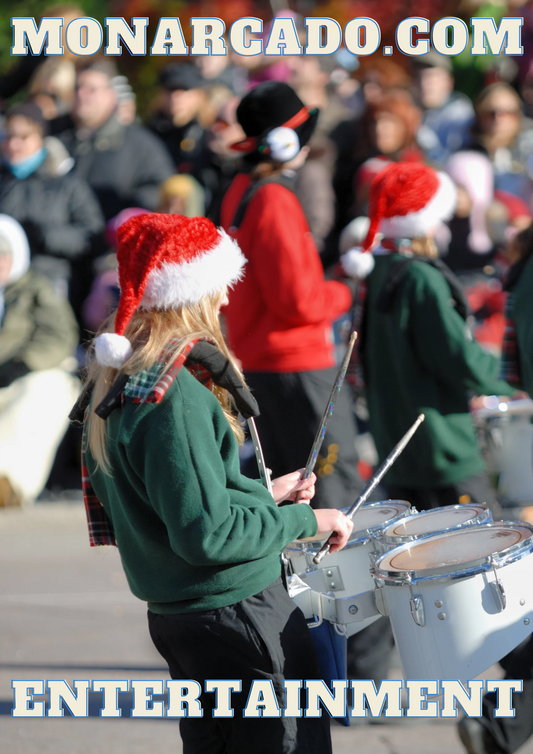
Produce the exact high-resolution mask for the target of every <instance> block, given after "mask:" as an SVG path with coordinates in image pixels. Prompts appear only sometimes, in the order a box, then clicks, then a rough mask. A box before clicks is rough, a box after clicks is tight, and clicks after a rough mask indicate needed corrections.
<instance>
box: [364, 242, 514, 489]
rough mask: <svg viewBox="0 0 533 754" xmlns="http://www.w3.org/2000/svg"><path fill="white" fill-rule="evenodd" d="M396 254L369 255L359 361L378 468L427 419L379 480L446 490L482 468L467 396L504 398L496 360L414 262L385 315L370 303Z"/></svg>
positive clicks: (442, 285) (442, 287)
mask: <svg viewBox="0 0 533 754" xmlns="http://www.w3.org/2000/svg"><path fill="white" fill-rule="evenodd" d="M402 258H403V257H402V256H400V255H399V254H390V255H388V254H387V255H376V257H375V261H376V264H375V268H374V270H373V271H372V273H371V274H370V276H369V277H368V279H367V299H366V307H365V325H364V333H363V344H362V353H361V355H362V359H363V367H364V376H365V383H366V390H367V400H368V408H369V413H370V430H371V432H372V435H373V437H374V440H375V443H376V447H377V451H378V455H379V459H380V461H383V460H384V459H385V458H386V456H387V455H388V454H389V453H390V451H391V450H392V449H393V447H394V446H395V445H396V443H397V442H398V441H399V439H400V438H401V437H402V435H403V434H404V433H405V432H406V431H407V429H408V428H409V427H410V426H411V424H412V423H413V422H414V420H415V419H416V417H417V416H418V414H420V413H422V412H423V413H424V414H425V416H426V419H425V421H424V423H423V424H422V425H421V427H420V428H419V429H418V431H417V433H416V434H415V435H414V437H413V439H412V440H411V441H410V443H409V445H408V446H407V447H406V449H405V450H404V452H403V453H402V455H401V456H400V457H399V458H398V460H397V461H396V463H395V464H394V466H393V467H392V468H391V470H390V471H389V472H388V474H387V476H386V478H385V481H388V482H390V483H394V484H398V485H402V486H408V487H413V488H422V487H445V486H448V485H450V484H455V483H456V482H459V481H461V480H463V479H467V478H469V477H470V476H473V475H475V474H477V473H479V472H480V471H482V470H483V468H484V463H483V459H482V457H481V454H480V452H479V449H478V445H477V441H476V436H475V431H474V428H473V425H472V420H471V418H470V414H469V408H468V401H469V398H470V397H471V396H472V395H473V394H503V395H509V394H510V393H511V392H514V390H513V389H512V388H511V387H510V386H509V385H507V383H506V382H502V381H501V380H499V379H498V373H499V366H500V363H499V359H497V358H495V357H494V356H492V355H490V354H488V353H486V352H485V351H483V350H482V348H481V347H480V346H479V345H478V343H476V342H475V341H474V340H472V338H471V337H470V335H469V333H468V332H467V329H466V326H465V321H464V319H463V318H462V317H461V316H460V315H459V314H458V313H457V311H456V310H455V306H454V303H453V300H452V296H451V290H450V287H449V285H448V283H447V282H446V279H445V278H444V276H443V275H442V274H441V273H440V272H439V271H438V270H437V269H435V268H434V267H432V266H431V265H429V264H427V263H425V262H422V261H413V262H412V263H411V264H409V266H408V267H407V269H406V272H405V274H404V277H403V279H402V281H401V283H399V285H398V288H397V289H396V292H395V294H394V298H393V300H392V306H391V307H390V309H389V311H387V312H383V311H379V310H378V308H377V301H378V297H379V294H380V291H381V289H382V287H383V285H384V283H385V281H386V279H387V277H388V273H389V270H390V267H391V265H393V264H394V263H395V262H397V261H399V260H400V259H402Z"/></svg>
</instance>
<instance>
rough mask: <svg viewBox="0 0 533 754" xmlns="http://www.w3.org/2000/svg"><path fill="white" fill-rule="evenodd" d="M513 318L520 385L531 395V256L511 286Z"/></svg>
mask: <svg viewBox="0 0 533 754" xmlns="http://www.w3.org/2000/svg"><path fill="white" fill-rule="evenodd" d="M513 319H514V322H515V329H516V342H517V347H518V359H519V363H520V379H521V383H522V387H523V388H524V390H526V391H527V392H528V393H529V395H530V396H532V397H533V256H532V257H531V258H530V259H529V261H528V262H527V264H526V266H525V267H524V269H523V271H522V273H521V275H520V278H519V279H518V282H517V283H516V285H515V286H514V287H513Z"/></svg>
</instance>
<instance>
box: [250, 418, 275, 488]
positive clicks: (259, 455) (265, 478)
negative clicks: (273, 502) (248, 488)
mask: <svg viewBox="0 0 533 754" xmlns="http://www.w3.org/2000/svg"><path fill="white" fill-rule="evenodd" d="M247 422H248V431H249V432H250V439H251V440H252V443H253V446H254V452H255V460H256V461H257V467H258V469H259V474H260V476H261V481H262V482H263V484H264V485H265V487H266V488H267V490H268V491H269V492H270V494H271V495H272V480H271V478H270V474H269V473H268V470H267V468H266V466H265V459H264V457H263V449H262V447H261V443H260V442H259V435H258V434H257V427H256V426H255V421H254V418H253V416H250V417H249V418H248V419H247Z"/></svg>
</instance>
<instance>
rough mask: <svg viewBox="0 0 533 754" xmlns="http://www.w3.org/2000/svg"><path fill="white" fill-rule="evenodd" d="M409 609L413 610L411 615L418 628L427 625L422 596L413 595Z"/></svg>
mask: <svg viewBox="0 0 533 754" xmlns="http://www.w3.org/2000/svg"><path fill="white" fill-rule="evenodd" d="M409 607H410V608H411V615H412V616H413V620H414V622H415V623H416V625H417V626H425V625H426V614H425V612H424V601H423V600H422V597H421V595H419V594H413V596H412V597H411V599H410V600H409Z"/></svg>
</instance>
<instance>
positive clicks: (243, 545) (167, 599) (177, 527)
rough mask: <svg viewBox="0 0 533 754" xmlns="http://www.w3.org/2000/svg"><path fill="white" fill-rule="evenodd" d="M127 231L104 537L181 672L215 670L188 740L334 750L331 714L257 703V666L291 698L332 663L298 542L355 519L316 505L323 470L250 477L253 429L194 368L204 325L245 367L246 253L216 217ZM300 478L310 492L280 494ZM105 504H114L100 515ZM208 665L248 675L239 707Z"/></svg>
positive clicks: (93, 491) (109, 360)
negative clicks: (222, 704) (291, 553)
mask: <svg viewBox="0 0 533 754" xmlns="http://www.w3.org/2000/svg"><path fill="white" fill-rule="evenodd" d="M118 239H119V245H118V263H119V278H120V287H121V297H120V301H119V305H118V310H117V312H116V316H115V318H114V332H108V333H104V334H102V335H100V336H99V337H98V338H96V341H95V348H94V350H95V357H96V358H95V359H94V360H93V363H92V365H91V366H90V370H89V377H88V381H89V383H90V384H94V390H93V395H92V401H91V404H90V407H89V409H88V411H87V422H86V442H85V446H86V464H84V469H85V474H84V477H85V479H84V487H85V497H86V503H87V507H88V511H89V515H90V519H91V520H90V529H91V532H92V535H93V544H100V543H103V542H108V543H109V542H113V541H115V542H116V544H117V545H118V548H119V550H120V554H121V558H122V562H123V565H124V570H125V572H126V576H127V578H128V582H129V585H130V587H131V590H132V592H133V593H134V594H135V595H136V596H137V597H139V598H140V599H142V600H145V601H146V602H147V603H148V622H149V627H150V633H151V636H152V639H153V641H154V643H155V645H156V647H157V649H158V650H159V652H160V653H161V654H162V655H163V657H164V658H165V660H166V661H167V663H168V665H169V669H170V674H171V676H172V678H175V679H194V680H196V681H197V682H198V683H200V684H201V687H202V694H201V696H200V702H201V704H202V708H203V717H202V718H184V719H182V720H181V735H182V738H183V746H184V748H183V750H184V752H185V754H191V753H194V754H197V753H198V754H200V753H204V752H206V753H207V752H209V754H217V753H218V752H220V754H222V753H223V752H229V751H231V752H234V753H235V754H240V753H241V752H242V753H243V754H244V752H246V754H248V752H250V751H253V752H254V754H261V753H262V752H265V754H266V752H268V754H273V753H275V752H280V754H281V752H304V751H305V752H306V753H312V752H321V753H322V752H328V751H331V744H330V740H329V730H328V720H327V719H326V718H327V715H323V717H322V718H319V719H316V720H312V719H306V718H304V717H302V718H301V719H295V718H285V717H283V715H281V714H280V717H279V718H264V719H262V718H260V719H257V718H256V719H254V718H247V719H245V718H244V717H243V710H244V708H245V706H246V701H247V698H248V692H249V688H250V685H251V681H252V680H254V679H267V680H270V681H271V682H272V684H273V688H274V690H275V693H276V696H277V699H278V704H279V706H280V708H282V707H283V706H284V689H283V679H284V678H295V679H305V678H316V677H319V671H318V668H317V665H316V658H315V657H314V654H313V649H312V645H311V642H310V637H309V633H308V631H307V627H306V623H305V620H304V618H303V616H302V614H301V612H300V611H299V610H298V609H297V608H295V607H294V606H293V604H292V602H291V600H290V599H289V597H288V594H287V592H286V591H285V589H284V586H283V584H282V580H281V565H280V553H281V551H282V549H283V548H284V547H285V546H286V545H287V544H288V543H289V542H290V541H291V540H293V539H295V538H299V537H307V536H312V535H315V534H317V533H320V534H325V533H326V532H329V531H331V530H334V531H336V532H338V535H337V536H336V537H335V538H334V540H333V542H334V545H333V548H332V549H333V550H338V549H341V548H342V547H344V545H345V544H346V541H347V539H348V536H349V534H350V531H351V528H352V524H351V521H349V520H348V519H347V518H346V516H344V515H343V514H342V513H341V512H339V511H337V510H334V509H323V510H315V511H313V510H312V509H311V508H310V506H309V505H306V504H305V503H306V502H307V503H308V502H309V499H310V498H311V497H312V496H313V494H314V481H315V480H314V477H311V478H310V479H309V480H306V481H303V480H302V479H301V474H300V472H294V473H292V474H287V475H286V476H284V477H281V478H279V479H276V480H274V482H273V497H272V495H270V493H269V492H267V490H266V489H265V488H264V487H263V486H262V485H261V484H260V483H258V482H256V481H253V480H250V479H248V478H246V477H244V476H242V475H241V474H240V471H239V457H238V444H239V442H241V441H242V436H243V433H242V429H241V427H240V425H239V423H238V421H237V418H236V417H235V416H234V414H233V413H232V410H231V403H230V396H229V395H228V393H227V392H226V390H225V389H222V388H220V387H218V386H217V385H215V384H214V382H213V380H212V379H210V375H208V374H203V373H202V371H201V370H200V371H197V372H195V373H193V372H192V371H189V364H188V363H186V359H187V355H188V354H189V352H190V350H191V348H192V346H193V345H194V344H195V343H196V342H197V341H198V340H199V339H200V340H203V339H206V340H209V341H211V342H212V343H214V344H216V346H217V347H218V349H219V350H220V351H221V352H222V353H223V354H225V356H226V357H227V359H228V362H229V366H228V369H231V359H230V355H229V353H228V350H227V347H226V345H225V343H224V340H223V337H222V334H221V330H220V325H219V321H218V311H219V308H220V306H221V305H222V304H223V303H224V301H225V297H226V290H227V288H228V286H231V285H232V284H233V283H235V282H236V281H237V280H238V279H239V278H240V277H241V275H242V274H243V265H244V258H243V256H242V254H241V252H240V249H239V247H238V246H237V245H236V244H235V242H233V241H232V240H231V239H230V238H229V237H228V236H227V235H226V234H225V233H224V232H223V231H221V230H217V229H216V228H215V226H214V225H213V224H212V223H211V222H210V221H209V220H207V219H205V218H185V217H181V216H177V215H159V214H150V215H148V214H147V215H141V216H137V217H134V218H131V219H130V220H128V221H127V222H126V223H124V225H122V226H121V227H120V229H119V231H118ZM183 365H184V366H183ZM182 366H183V368H181V367H182ZM117 375H119V377H120V376H121V375H126V376H127V378H126V377H122V385H123V390H122V394H121V396H120V400H119V401H118V407H117V408H116V409H115V410H112V411H111V412H110V413H109V416H108V418H107V420H105V421H104V420H103V419H101V418H100V417H99V416H98V415H97V414H96V413H95V409H96V408H97V407H98V406H99V405H100V404H101V401H102V399H103V398H104V396H105V395H106V394H107V393H108V391H109V387H110V385H111V384H112V383H113V384H114V385H115V386H116V385H117V380H116V378H117ZM124 383H125V384H124ZM202 383H204V384H202ZM297 491H301V499H303V501H304V504H292V505H285V506H283V507H281V508H278V507H277V503H279V502H280V501H282V500H287V499H293V498H294V496H295V494H296V492H297ZM98 501H99V502H100V503H101V506H102V507H103V510H102V507H100V506H99V505H98ZM95 511H96V512H97V513H100V514H103V516H101V519H102V520H101V521H100V523H99V524H98V525H94V523H92V513H94V512H95ZM102 527H104V528H106V527H107V528H106V531H107V535H106V536H104V537H102V536H101V533H102ZM206 679H238V681H239V682H240V691H239V692H234V693H233V694H232V702H231V705H232V708H233V710H234V713H233V717H230V718H220V717H213V715H212V711H213V709H214V708H215V706H216V698H215V695H214V694H213V693H206V692H205V690H204V689H205V686H204V684H205V681H206Z"/></svg>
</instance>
